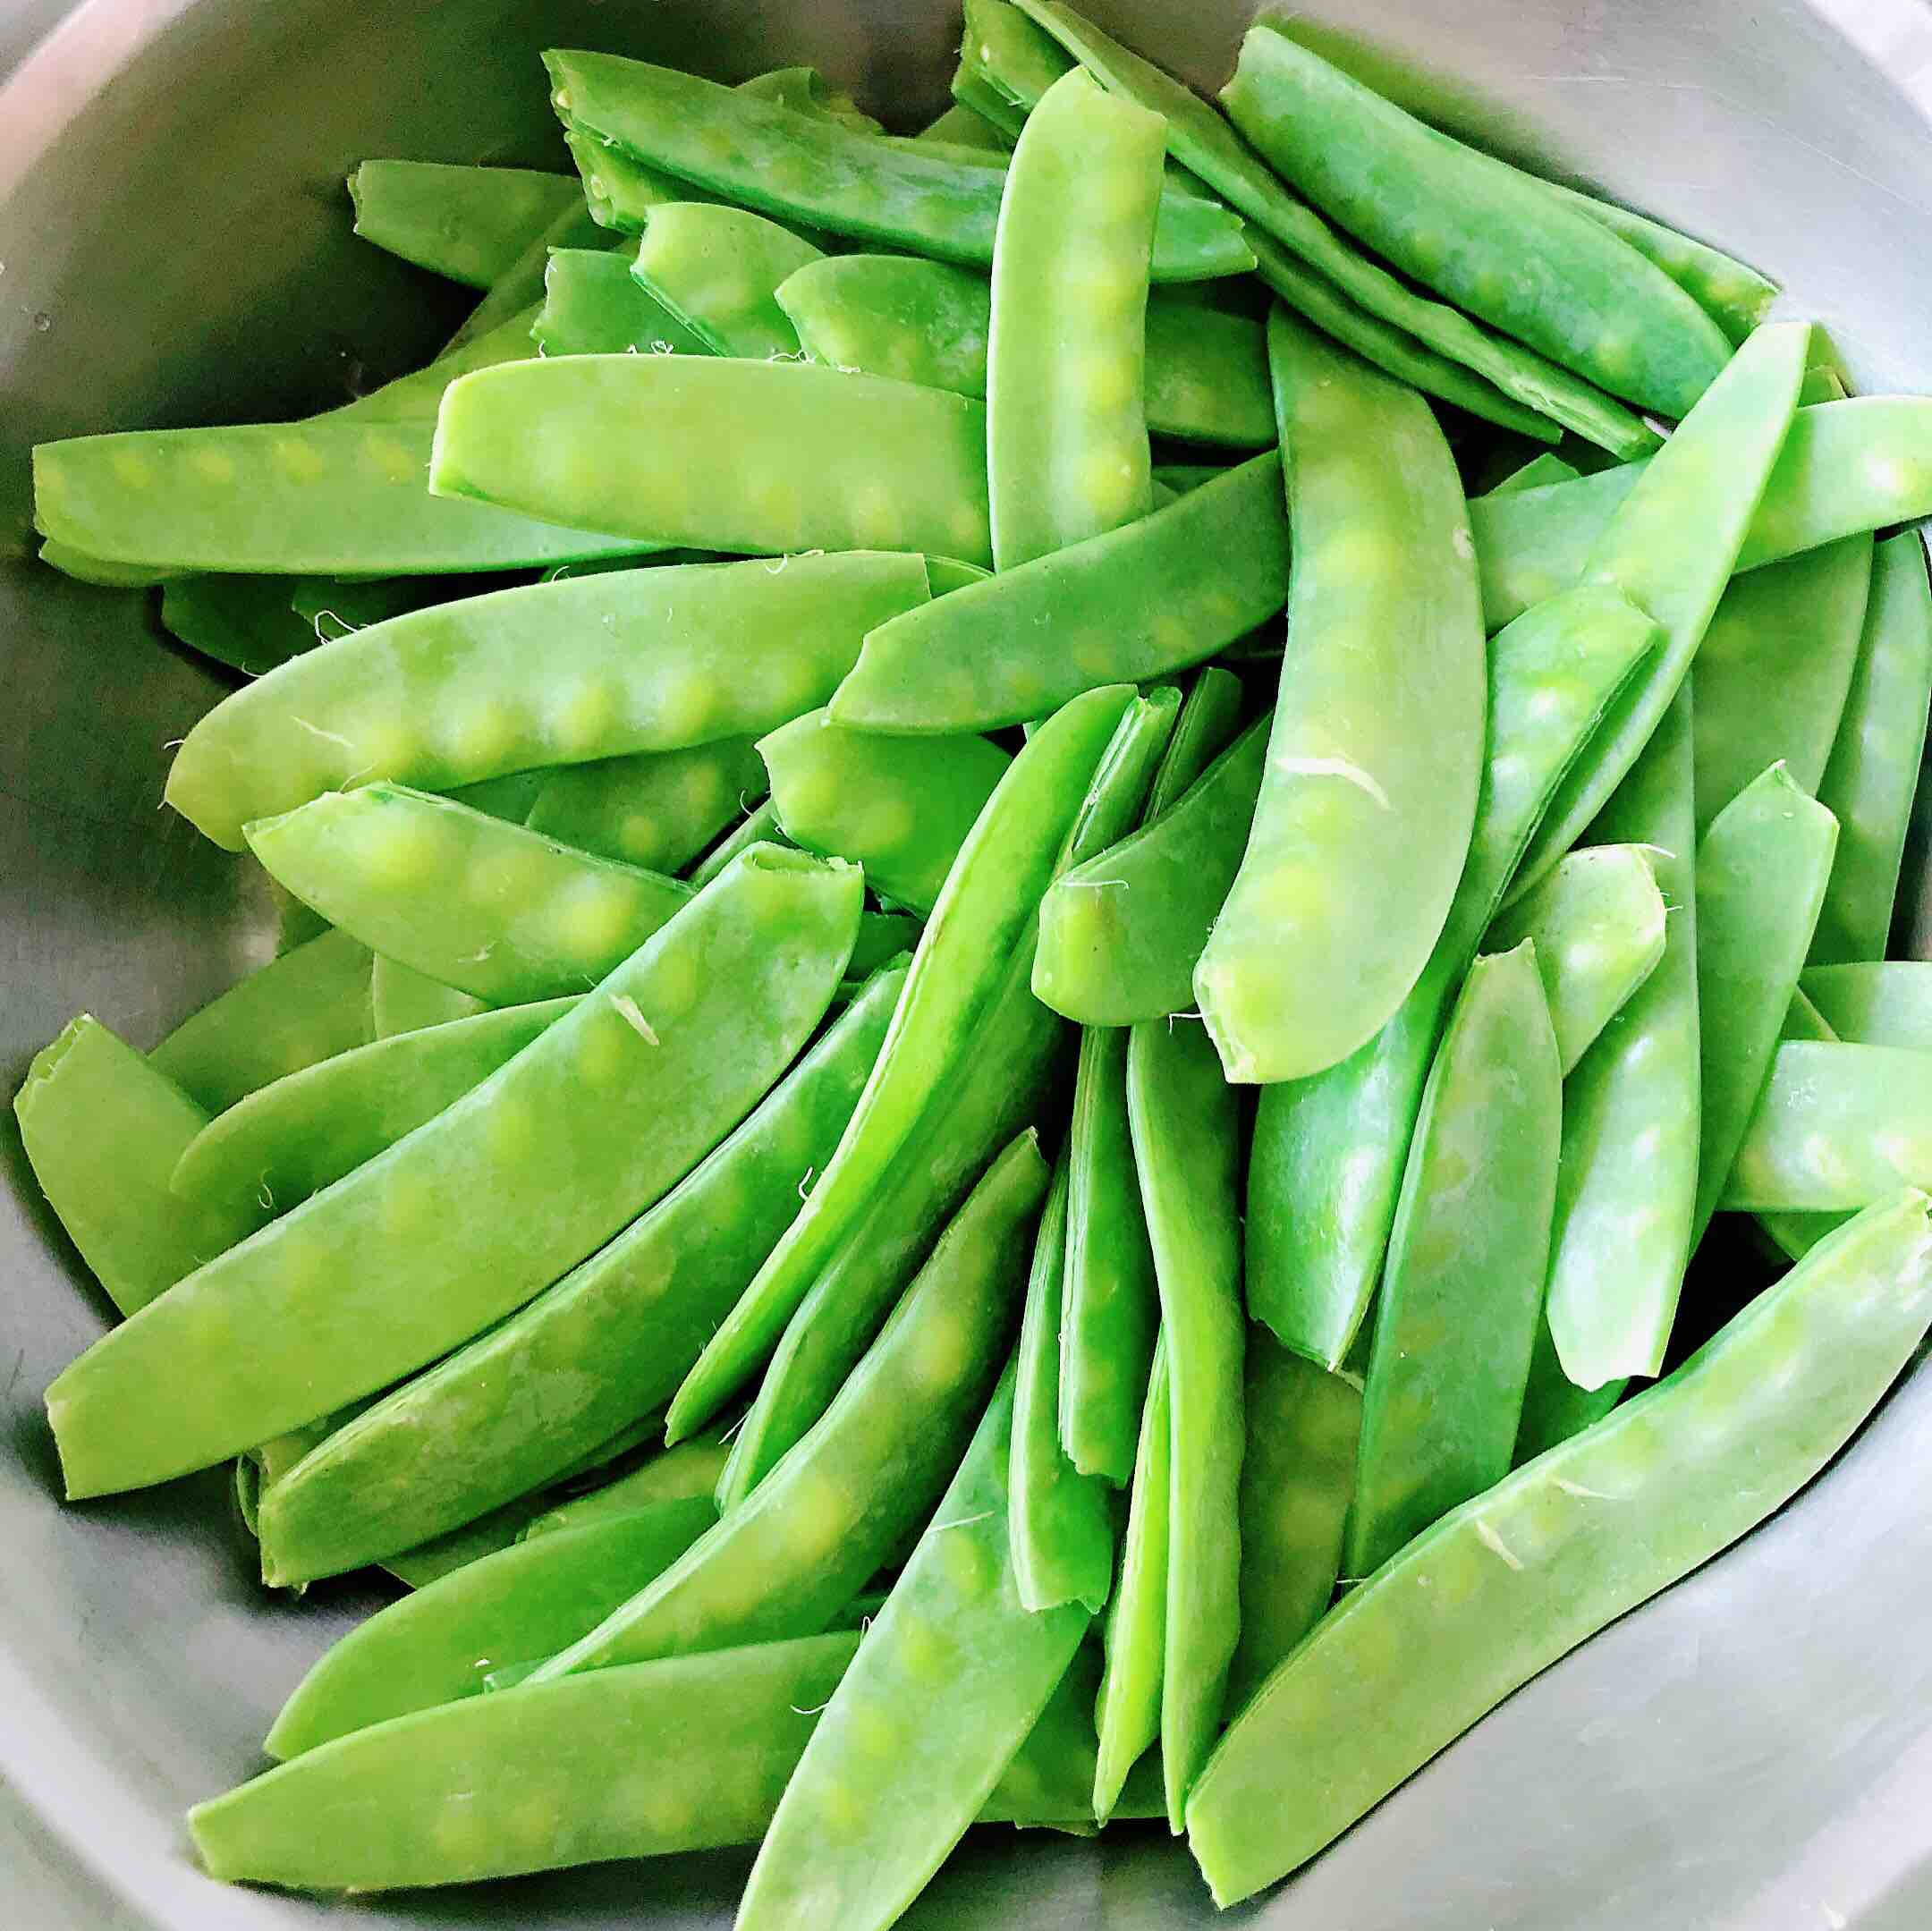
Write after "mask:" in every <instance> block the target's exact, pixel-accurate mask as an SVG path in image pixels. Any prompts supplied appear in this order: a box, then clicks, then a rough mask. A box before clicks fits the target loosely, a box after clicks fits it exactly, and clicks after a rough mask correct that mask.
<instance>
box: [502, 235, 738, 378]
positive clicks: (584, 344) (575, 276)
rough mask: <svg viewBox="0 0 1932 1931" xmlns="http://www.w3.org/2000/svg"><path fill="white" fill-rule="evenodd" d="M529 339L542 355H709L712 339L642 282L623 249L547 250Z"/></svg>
mask: <svg viewBox="0 0 1932 1931" xmlns="http://www.w3.org/2000/svg"><path fill="white" fill-rule="evenodd" d="M530 340H531V341H533V342H534V343H536V344H537V346H538V349H539V350H540V351H542V352H543V353H544V354H545V355H622V354H623V353H624V352H625V351H634V352H635V353H637V354H639V355H708V354H710V353H711V349H710V345H709V344H708V343H706V342H705V341H704V340H703V339H702V338H701V337H700V336H699V335H697V334H696V333H695V331H693V330H692V329H691V328H688V327H687V326H685V325H684V324H683V323H682V322H681V321H680V320H679V319H678V318H677V317H676V316H674V315H673V314H672V313H671V311H670V310H669V309H666V308H665V306H664V304H663V303H662V302H661V301H658V300H657V298H656V297H655V296H654V295H652V294H650V293H648V292H647V291H646V290H645V289H644V288H642V287H641V286H640V284H639V283H638V279H637V277H636V276H635V275H632V274H631V264H630V263H629V262H627V261H626V260H625V259H624V258H623V256H622V255H619V254H616V253H614V252H613V251H612V250H608V249H601V248H559V249H555V250H552V251H551V256H550V266H549V267H548V269H547V271H546V272H545V275H544V300H543V307H542V308H541V309H539V310H538V314H537V318H536V320H535V321H534V322H532V323H531V324H530Z"/></svg>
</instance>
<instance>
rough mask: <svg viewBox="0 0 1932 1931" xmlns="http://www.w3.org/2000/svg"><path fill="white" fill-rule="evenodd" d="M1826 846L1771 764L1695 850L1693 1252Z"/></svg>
mask: <svg viewBox="0 0 1932 1931" xmlns="http://www.w3.org/2000/svg"><path fill="white" fill-rule="evenodd" d="M1699 688H1701V683H1700V687H1699ZM1693 715H1695V707H1694V706H1693ZM1837 846H1838V821H1837V820H1836V819H1835V817H1832V815H1831V813H1830V812H1829V811H1827V810H1826V809H1825V808H1824V806H1823V805H1821V804H1818V803H1816V802H1815V801H1814V800H1812V799H1810V798H1809V797H1807V796H1806V794H1805V792H1804V791H1803V790H1802V789H1801V787H1800V786H1799V785H1797V784H1795V783H1792V778H1791V775H1790V774H1789V773H1788V772H1787V771H1786V770H1785V768H1784V766H1783V765H1782V764H1775V765H1773V766H1771V767H1770V769H1769V770H1767V772H1765V774H1764V775H1762V776H1761V777H1759V778H1758V779H1757V780H1756V781H1755V782H1754V783H1750V784H1748V785H1747V786H1746V787H1745V788H1744V789H1743V790H1742V791H1741V792H1739V793H1738V795H1737V796H1736V797H1735V798H1733V800H1731V802H1730V803H1729V804H1728V805H1726V806H1725V807H1724V809H1723V810H1722V811H1720V812H1719V813H1718V814H1717V816H1716V818H1714V819H1713V820H1712V821H1711V826H1710V828H1709V830H1708V831H1707V832H1706V833H1705V834H1704V836H1703V838H1702V840H1701V841H1700V842H1699V845H1698V853H1697V904H1698V910H1697V975H1698V1016H1699V1026H1698V1039H1699V1053H1700V1056H1701V1060H1702V1072H1701V1077H1700V1083H1699V1092H1700V1093H1701V1095H1702V1105H1703V1122H1702V1126H1701V1128H1700V1130H1699V1156H1698V1191H1697V1218H1696V1220H1695V1221H1694V1223H1693V1224H1692V1232H1691V1241H1692V1245H1693V1246H1694V1245H1695V1244H1696V1241H1697V1240H1698V1239H1699V1236H1701V1235H1702V1233H1703V1232H1704V1229H1705V1228H1706V1227H1707V1225H1708V1224H1709V1222H1710V1216H1711V1215H1712V1213H1713V1212H1714V1211H1715V1209H1716V1205H1717V1199H1718V1196H1719V1195H1720V1194H1721V1193H1722V1192H1723V1190H1724V1181H1725V1180H1726V1178H1727V1177H1728V1176H1729V1174H1730V1172H1731V1168H1732V1164H1733V1161H1734V1160H1735V1158H1736V1157H1737V1154H1738V1149H1739V1148H1741V1146H1742V1144H1743V1141H1744V1136H1745V1132H1746V1131H1747V1129H1748V1128H1749V1127H1750V1123H1751V1119H1752V1116H1753V1114H1756V1112H1757V1111H1758V1102H1759V1097H1760V1096H1761V1095H1762V1094H1763V1092H1764V1089H1765V1081H1766V1080H1767V1078H1768V1077H1769V1075H1770V1071H1771V1063H1772V1057H1773V1055H1774V1054H1775V1052H1776V1051H1777V1046H1778V1037H1779V1035H1780V1033H1781V1032H1782V1031H1783V1029H1784V1023H1785V1016H1786V1015H1787V1014H1788V1013H1789V1012H1790V1011H1791V1007H1792V995H1793V994H1795V993H1796V991H1797V990H1798V975H1799V973H1800V972H1801V970H1803V968H1804V961H1805V953H1807V952H1808V951H1809V949H1810V945H1811V936H1812V933H1813V931H1814V929H1815V928H1816V927H1817V925H1818V907H1819V906H1820V905H1821V904H1822V903H1823V902H1824V898H1825V887H1826V881H1827V880H1828V879H1829V878H1830V877H1831V868H1832V857H1833V854H1834V853H1835V851H1836V850H1837ZM1854 1204H1855V1205H1860V1206H1862V1205H1863V1204H1864V1203H1863V1202H1862V1201H1860V1202H1856V1203H1854Z"/></svg>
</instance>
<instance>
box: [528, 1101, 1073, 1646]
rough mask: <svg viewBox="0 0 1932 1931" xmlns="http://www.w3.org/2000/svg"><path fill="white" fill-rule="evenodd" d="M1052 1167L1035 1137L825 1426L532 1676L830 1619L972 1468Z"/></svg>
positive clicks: (1011, 1159) (970, 1205) (799, 1630)
mask: <svg viewBox="0 0 1932 1931" xmlns="http://www.w3.org/2000/svg"><path fill="white" fill-rule="evenodd" d="M1048 1177H1049V1176H1048V1173H1047V1163H1046V1162H1045V1161H1044V1160H1043V1159H1041V1157H1040V1155H1039V1147H1038V1140H1037V1139H1036V1137H1035V1136H1034V1135H1033V1134H1032V1133H1031V1132H1030V1131H1029V1132H1027V1133H1024V1134H1022V1135H1021V1137H1020V1138H1019V1139H1016V1140H1014V1141H1013V1145H1012V1146H1011V1147H1009V1148H1007V1149H1006V1151H1005V1152H1004V1153H1003V1154H1002V1155H1001V1156H999V1158H998V1159H996V1161H995V1162H994V1163H993V1165H992V1166H991V1167H990V1168H988V1169H987V1173H986V1176H985V1178H983V1179H982V1180H981V1181H980V1182H979V1185H978V1186H977V1187H976V1188H974V1190H973V1191H972V1194H971V1195H970V1197H969V1198H968V1200H967V1202H966V1204H965V1206H964V1207H962V1208H961V1209H960V1211H959V1213H958V1214H957V1215H955V1216H954V1217H953V1224H952V1225H951V1226H950V1227H948V1228H947V1230H946V1232H945V1233H944V1234H942V1235H941V1236H940V1240H939V1244H938V1246H937V1247H936V1248H935V1249H933V1254H932V1258H930V1259H929V1260H928V1262H927V1263H926V1265H925V1266H924V1267H923V1268H921V1269H920V1271H919V1278H918V1279H917V1280H916V1281H915V1282H914V1283H913V1284H912V1286H911V1288H910V1289H909V1290H908V1291H907V1293H906V1297H905V1299H904V1300H902V1301H901V1302H900V1304H899V1306H898V1307H897V1308H895V1309H894V1310H893V1312H892V1314H891V1315H890V1316H889V1317H887V1319H886V1323H885V1326H884V1327H883V1328H882V1329H881V1330H880V1331H879V1336H878V1339H877V1341H876V1342H873V1344H872V1346H871V1348H870V1349H869V1351H867V1354H866V1357H865V1359H864V1360H863V1361H861V1362H860V1365H859V1367H858V1368H856V1369H854V1370H853V1373H852V1378H851V1380H849V1381H848V1382H847V1383H846V1384H845V1385H844V1386H843V1388H842V1389H840V1391H839V1393H838V1396H837V1398H836V1399H835V1401H834V1402H833V1403H832V1405H831V1406H830V1407H829V1408H828V1409H826V1411H825V1414H824V1415H823V1416H822V1417H821V1418H820V1419H819V1420H818V1423H817V1424H816V1425H815V1426H814V1427H813V1428H812V1429H811V1432H810V1433H809V1434H808V1435H807V1436H805V1437H804V1438H803V1439H802V1440H801V1442H799V1443H798V1444H797V1445H796V1446H795V1447H794V1448H792V1450H791V1451H790V1452H788V1453H787V1454H786V1455H785V1456H784V1459H783V1460H782V1461H780V1462H779V1463H778V1465H777V1466H776V1467H775V1469H773V1470H772V1471H771V1473H770V1474H769V1475H768V1476H767V1477H766V1478H765V1479H764V1481H762V1482H761V1483H760V1484H759V1485H758V1487H757V1488H756V1489H755V1490H753V1491H752V1493H751V1495H750V1496H749V1497H748V1498H747V1499H746V1500H745V1501H744V1502H742V1503H739V1504H738V1505H737V1506H736V1507H735V1508H733V1509H732V1510H731V1511H729V1512H727V1513H726V1514H725V1515H724V1517H723V1518H722V1519H721V1520H720V1521H719V1522H718V1525H717V1527H716V1529H712V1530H710V1531H709V1532H708V1534H707V1535H705V1536H704V1537H701V1538H700V1539H699V1541H698V1542H697V1543H696V1544H694V1545H693V1546H692V1547H691V1550H690V1552H689V1553H688V1554H686V1555H685V1556H683V1557H682V1559H681V1560H680V1561H679V1562H677V1563H674V1564H673V1566H672V1567H671V1568H670V1569H668V1570H667V1571H665V1573H664V1575H663V1576H661V1577H660V1578H658V1580H657V1581H656V1582H654V1583H652V1584H651V1585H650V1586H649V1587H648V1588H645V1589H644V1590H642V1591H641V1592H640V1594H639V1595H637V1596H634V1597H633V1598H632V1599H631V1601H630V1602H629V1603H627V1604H625V1605H623V1607H622V1608H620V1609H617V1610H614V1611H613V1612H612V1613H611V1614H610V1615H609V1616H607V1617H606V1619H605V1621H604V1622H602V1623H600V1624H599V1625H598V1626H597V1628H596V1629H595V1630H592V1631H591V1632H590V1633H589V1635H587V1636H585V1637H584V1638H583V1639H581V1640H580V1641H579V1642H577V1643H574V1644H572V1646H571V1647H569V1648H568V1649H565V1650H563V1651H562V1652H561V1653H560V1654H559V1655H557V1656H554V1657H552V1658H551V1660H550V1661H549V1662H548V1663H547V1664H545V1665H544V1667H543V1668H542V1669H541V1670H539V1671H538V1673H537V1675H536V1678H535V1679H534V1680H536V1681H553V1680H554V1679H555V1678H557V1677H559V1676H567V1675H572V1674H574V1673H577V1672H578V1671H580V1670H590V1669H603V1668H606V1667H607V1666H609V1665H610V1664H614V1663H635V1662H643V1661H646V1660H648V1659H649V1658H650V1657H653V1656H673V1655H678V1654H681V1653H683V1652H687V1651H690V1650H695V1649H716V1648H720V1647H724V1646H726V1645H729V1644H731V1643H734V1642H743V1641H768V1640H775V1639H779V1638H782V1637H786V1636H807V1635H811V1634H813V1633H815V1632H816V1631H817V1630H820V1629H823V1628H825V1627H826V1624H828V1623H829V1622H831V1620H832V1619H833V1617H835V1615H837V1614H838V1613H839V1611H840V1610H842V1609H843V1607H844V1606H845V1605H846V1604H847V1603H849V1602H850V1601H851V1600H852V1597H853V1596H856V1595H857V1594H858V1593H859V1591H860V1588H862V1587H863V1586H864V1584H865V1581H866V1579H867V1578H868V1577H869V1576H870V1575H871V1574H872V1573H873V1572H874V1571H876V1570H877V1568H878V1567H879V1565H880V1563H882V1562H883V1561H884V1560H885V1557H886V1556H887V1555H889V1554H892V1552H893V1551H894V1549H896V1548H898V1547H899V1546H901V1544H902V1541H903V1539H904V1537H905V1536H906V1533H907V1531H908V1530H909V1529H912V1528H913V1527H914V1526H916V1524H917V1523H918V1522H919V1520H921V1519H922V1518H923V1517H924V1516H925V1514H926V1512H928V1510H929V1509H930V1508H931V1507H932V1505H933V1502H934V1499H935V1497H936V1495H938V1494H939V1492H940V1491H941V1490H942V1489H943V1488H944V1486H945V1482H946V1480H947V1478H948V1476H949V1474H950V1471H951V1470H952V1469H954V1468H956V1467H957V1466H958V1465H959V1458H960V1456H961V1454H962V1452H964V1448H963V1445H962V1444H964V1443H965V1442H966V1441H967V1440H968V1439H969V1438H970V1435H971V1432H972V1427H973V1423H974V1421H975V1420H976V1419H977V1418H978V1416H979V1410H980V1407H981V1405H982V1403H983V1402H985V1400H986V1396H987V1390H988V1388H989V1387H990V1386H991V1385H992V1383H993V1381H994V1379H995V1377H996V1374H997V1372H998V1368H999V1366H1000V1363H1001V1361H1002V1359H1004V1355H1005V1353H1006V1351H1007V1349H1008V1346H1009V1343H1010V1341H1011V1338H1012V1334H1013V1323H1014V1320H1015V1318H1016V1317H1017V1316H1018V1314H1019V1311H1020V1302H1021V1299H1022V1297H1023V1292H1024V1285H1023V1283H1024V1282H1025V1278H1026V1269H1027V1257H1028V1255H1029V1253H1030V1251H1031V1248H1032V1238H1033V1226H1034V1222H1035V1220H1036V1219H1037V1218H1038V1213H1039V1207H1040V1203H1041V1200H1042V1199H1043V1198H1044V1197H1045V1195H1046V1192H1047V1182H1048ZM1001 1533H1002V1537H1003V1538H1004V1522H1003V1523H1002V1525H1001ZM875 1627H877V1625H875Z"/></svg>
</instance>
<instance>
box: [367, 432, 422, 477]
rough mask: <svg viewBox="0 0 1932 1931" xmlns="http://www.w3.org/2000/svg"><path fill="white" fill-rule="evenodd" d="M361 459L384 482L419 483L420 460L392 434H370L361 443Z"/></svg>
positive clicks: (420, 473)
mask: <svg viewBox="0 0 1932 1931" xmlns="http://www.w3.org/2000/svg"><path fill="white" fill-rule="evenodd" d="M362 460H363V462H365V463H366V464H368V466H369V470H370V471H371V472H372V473H373V474H374V475H377V476H379V477H380V478H381V479H383V481H385V482H386V483H397V484H403V483H417V484H419V483H420V482H421V481H422V464H421V462H420V460H419V458H418V457H417V455H416V454H415V453H414V452H412V451H411V449H410V448H409V447H408V446H407V445H404V444H402V443H401V442H399V441H398V440H397V439H396V438H395V437H394V436H389V435H386V434H378V435H374V436H370V437H369V439H368V441H367V442H365V443H364V444H363V445H362Z"/></svg>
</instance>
